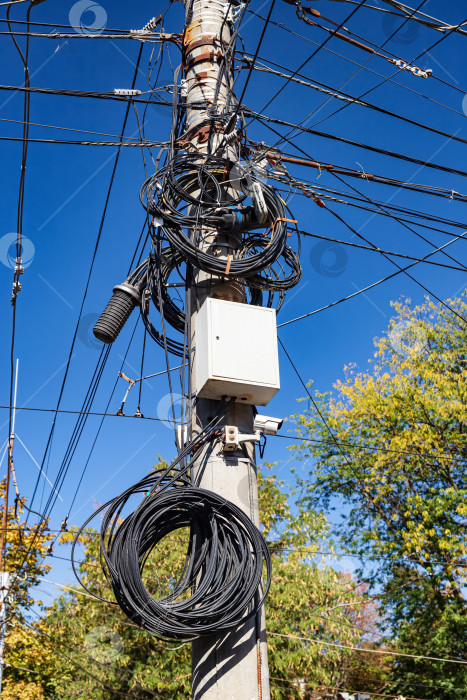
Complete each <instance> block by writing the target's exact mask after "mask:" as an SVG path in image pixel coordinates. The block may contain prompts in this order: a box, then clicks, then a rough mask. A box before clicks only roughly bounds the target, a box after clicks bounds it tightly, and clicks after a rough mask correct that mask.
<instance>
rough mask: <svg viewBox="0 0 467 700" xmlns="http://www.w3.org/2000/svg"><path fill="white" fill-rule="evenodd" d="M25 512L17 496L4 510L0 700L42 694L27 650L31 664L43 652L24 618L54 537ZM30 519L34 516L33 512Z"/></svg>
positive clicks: (40, 660)
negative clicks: (6, 581) (6, 578)
mask: <svg viewBox="0 0 467 700" xmlns="http://www.w3.org/2000/svg"><path fill="white" fill-rule="evenodd" d="M4 495H5V482H4V481H3V482H2V483H1V484H0V503H2V502H3V498H4ZM25 513H27V509H26V507H25V506H24V505H23V504H22V502H21V501H19V500H18V499H17V500H16V501H15V504H14V505H12V506H11V507H10V508H9V509H8V513H7V530H6V535H5V554H4V561H3V570H4V571H7V572H9V573H10V590H9V594H8V599H7V623H6V630H5V634H6V640H5V646H6V649H8V652H7V655H8V658H7V659H6V662H7V665H6V667H5V670H4V676H3V686H2V700H3V699H5V700H16V699H17V698H21V699H22V700H42V698H44V697H45V695H44V692H43V687H42V685H43V684H42V683H37V682H36V680H35V675H36V674H31V673H30V672H29V670H27V669H28V664H29V661H30V659H31V653H32V655H33V657H34V665H39V666H40V665H41V664H42V665H43V667H44V668H46V666H47V654H44V653H42V650H41V649H40V648H38V647H37V645H36V643H35V634H34V633H33V632H32V631H31V626H30V622H28V619H29V618H30V617H31V615H30V611H31V610H32V608H33V607H34V606H37V605H41V604H42V602H41V601H40V600H38V599H37V597H36V595H35V589H36V587H37V586H38V585H39V584H40V583H41V578H42V577H44V576H45V575H46V574H47V573H48V571H49V570H50V566H49V565H48V564H46V563H45V561H44V557H45V554H46V551H47V543H48V542H49V540H51V539H53V537H54V536H53V534H52V533H50V532H48V530H47V525H48V523H47V522H46V521H41V522H40V523H39V525H35V526H34V525H29V524H28V521H27V520H23V517H24V515H25ZM32 519H36V518H35V516H34V515H32ZM20 667H22V668H20ZM24 669H26V670H24Z"/></svg>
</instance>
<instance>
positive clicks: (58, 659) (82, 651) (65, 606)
mask: <svg viewBox="0 0 467 700" xmlns="http://www.w3.org/2000/svg"><path fill="white" fill-rule="evenodd" d="M259 484H260V489H259V492H260V504H261V512H262V518H263V522H264V526H263V533H264V535H265V537H266V538H267V540H268V543H269V545H270V548H271V551H272V556H273V582H272V589H271V593H270V595H269V598H268V601H267V626H268V631H269V633H270V636H269V638H268V644H269V665H270V673H271V677H272V681H271V685H272V697H273V698H274V699H275V700H282V699H285V698H300V697H303V694H302V693H303V687H305V689H307V691H309V692H311V690H312V689H314V690H317V691H318V689H320V688H322V689H323V691H322V695H321V694H318V695H316V696H313V697H326V696H327V694H328V691H327V690H326V688H328V687H330V686H332V687H334V686H339V685H341V684H342V683H345V682H346V678H347V675H348V674H349V673H350V672H351V671H352V669H353V662H352V652H351V651H348V650H343V649H340V648H339V647H338V646H336V647H334V646H330V644H337V645H345V646H357V645H358V644H359V642H360V640H361V639H362V637H363V635H364V632H362V619H363V618H362V614H361V607H360V606H359V605H356V606H355V605H348V604H349V603H352V604H354V603H356V602H357V603H360V602H362V601H363V600H364V599H365V594H364V592H363V590H362V587H361V586H358V585H357V584H356V583H355V582H354V581H353V580H352V578H351V577H350V576H348V575H344V574H341V573H338V572H336V571H334V570H333V569H332V568H331V567H329V566H326V565H325V564H324V563H323V561H322V556H321V554H320V551H321V550H322V549H323V547H324V546H326V547H327V548H328V547H329V544H326V545H325V544H324V543H325V540H326V538H327V524H326V520H325V518H324V517H323V516H322V515H318V514H316V513H315V512H314V511H312V510H310V509H299V510H296V509H293V508H291V506H290V504H289V502H288V500H287V498H286V495H285V494H284V492H283V488H282V486H283V485H282V484H281V483H280V482H278V481H277V479H276V477H275V476H273V475H272V474H271V473H270V471H269V470H268V469H265V474H264V475H261V474H260V475H259ZM185 534H186V533H183V532H180V533H179V535H176V534H172V535H170V536H169V537H167V538H165V539H164V540H163V541H162V542H161V543H160V545H159V546H158V547H157V549H156V551H154V552H153V553H152V555H151V557H150V558H149V560H148V562H147V565H146V567H145V579H144V580H145V585H146V586H147V588H148V590H149V591H150V592H151V593H152V594H153V595H155V596H158V597H160V596H162V595H164V594H167V593H168V591H169V590H170V587H171V584H172V583H173V581H174V580H175V578H176V576H177V575H178V573H179V571H180V566H181V563H182V561H183V558H184V555H185V551H186V539H185ZM72 539H73V534H72V533H67V534H66V535H64V536H62V542H63V543H64V544H65V545H66V543H69V542H71V540H72ZM81 543H82V548H81V553H80V555H79V558H80V560H81V564H80V570H81V575H82V577H83V581H84V583H85V584H86V586H89V588H90V589H91V590H92V591H93V593H96V594H98V595H101V596H102V597H104V598H107V599H110V600H111V599H112V595H111V592H110V591H109V587H108V585H107V584H106V582H105V579H104V576H103V574H102V572H101V569H100V564H99V554H98V552H99V543H98V536H97V532H96V531H93V530H89V531H86V532H85V533H83V536H82V540H81ZM70 587H74V588H75V589H78V585H77V584H70ZM281 635H282V636H281ZM297 637H305V638H308V639H311V640H312V641H304V640H302V639H297ZM31 638H32V640H33V641H32V642H31V644H32V646H35V647H36V648H38V647H41V648H42V649H43V650H46V651H45V652H44V653H46V655H47V658H48V659H49V657H50V655H51V656H52V659H53V661H52V667H50V666H49V665H45V667H44V668H43V667H42V666H41V663H40V662H39V663H35V662H34V659H33V654H32V653H30V651H28V650H27V649H26V647H25V653H26V655H25V657H24V660H23V659H21V658H19V657H18V659H17V661H16V662H15V663H17V665H23V666H26V665H27V667H28V668H29V669H31V670H32V671H38V672H41V673H42V674H46V677H44V676H36V677H35V678H34V679H33V680H34V683H35V684H36V686H37V688H38V694H37V695H36V696H34V695H32V696H31V698H34V699H35V698H36V697H37V698H38V699H42V698H57V700H62V699H65V698H66V700H69V699H70V698H74V697H77V698H85V699H86V700H88V699H89V700H104V698H105V700H109V699H111V700H113V699H114V698H115V700H116V699H117V698H120V697H125V698H126V697H129V698H131V697H135V698H141V699H144V698H153V697H155V698H158V697H163V698H170V699H171V700H181V699H182V698H183V699H185V698H187V697H190V694H191V690H190V688H191V661H190V645H183V646H181V647H178V648H177V647H176V646H175V647H170V646H169V645H167V644H163V643H161V642H159V641H158V640H156V639H154V638H152V637H151V636H150V635H149V634H147V633H146V632H144V631H142V630H140V629H139V628H137V627H136V626H135V625H133V623H132V622H131V621H130V620H129V619H128V618H126V617H125V616H124V615H123V613H122V612H121V611H120V609H119V608H118V607H117V606H115V605H111V604H109V603H103V602H99V601H96V600H94V599H92V598H89V597H87V596H86V595H85V591H81V592H77V593H74V592H68V593H66V594H65V595H63V596H62V597H60V598H59V599H57V600H56V601H55V603H54V605H53V606H52V607H51V608H49V609H48V610H47V611H45V616H44V617H43V619H42V621H41V622H40V623H38V624H37V625H36V626H35V632H34V634H33V635H30V639H31ZM15 658H16V657H15ZM44 669H45V670H44ZM29 678H31V676H29ZM40 693H42V695H41V694H40Z"/></svg>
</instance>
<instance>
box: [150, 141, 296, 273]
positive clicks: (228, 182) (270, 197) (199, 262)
mask: <svg viewBox="0 0 467 700" xmlns="http://www.w3.org/2000/svg"><path fill="white" fill-rule="evenodd" d="M254 184H256V185H257V186H258V187H259V188H260V190H261V193H262V197H263V199H264V204H265V207H266V209H267V222H265V223H263V224H260V223H257V224H256V225H253V227H254V228H263V229H266V231H269V235H263V236H261V237H259V236H258V235H256V239H257V241H256V245H255V247H254V249H253V247H247V248H244V250H243V252H242V254H241V255H236V256H234V259H232V260H231V261H230V262H229V265H228V269H227V267H226V261H225V259H224V260H223V259H221V258H219V257H217V256H216V255H215V254H214V253H213V252H210V251H209V250H208V251H207V250H205V249H204V248H205V246H204V245H203V237H204V236H206V235H209V230H211V231H214V230H217V229H218V228H219V216H218V211H219V210H220V209H223V208H224V209H225V207H226V205H228V206H229V207H234V208H235V207H238V206H239V205H240V204H242V203H244V202H245V200H246V199H247V197H248V196H249V195H250V194H251V192H252V188H253V185H254ZM233 192H236V193H238V196H235V195H234V194H233ZM140 198H141V202H142V203H143V206H144V207H145V208H146V209H147V210H148V212H149V213H150V214H151V216H153V217H156V218H157V219H158V220H159V221H160V222H162V226H161V228H162V232H163V234H164V236H165V237H166V238H167V240H168V241H169V242H170V243H171V245H172V247H173V248H174V249H175V250H177V251H178V252H179V253H180V255H181V256H182V257H183V259H184V260H185V261H187V262H189V263H191V264H192V265H193V266H194V267H197V268H200V269H201V270H204V271H205V272H207V273H209V274H212V275H216V276H220V277H222V276H227V275H228V277H229V278H236V277H237V278H242V279H245V280H247V279H249V278H250V277H252V276H254V275H257V274H258V273H260V272H261V271H262V270H265V268H267V267H268V266H269V265H271V264H272V263H274V262H275V261H276V260H277V259H278V258H279V256H280V255H281V254H282V253H283V251H284V248H285V245H286V239H287V223H286V222H287V221H289V219H287V216H286V214H287V212H286V207H285V204H284V202H283V201H282V199H281V198H280V197H279V196H278V194H277V193H276V191H275V189H274V188H273V187H270V186H269V185H267V184H265V183H264V182H262V181H261V179H260V178H258V177H257V176H256V175H255V172H254V170H252V171H250V172H248V173H247V172H246V171H245V172H244V171H243V170H242V168H241V166H239V165H238V163H231V162H230V161H229V160H228V159H225V158H221V157H218V156H212V155H211V156H205V155H202V154H181V155H177V156H175V157H174V158H173V159H172V160H171V161H169V163H168V164H167V165H166V167H164V168H163V169H161V170H159V171H158V172H157V173H156V174H155V175H154V176H152V177H150V178H149V179H148V180H147V181H146V182H145V183H144V185H143V187H142V188H141V192H140ZM206 229H207V230H206ZM185 231H186V233H185ZM246 239H247V235H246V237H245V240H246Z"/></svg>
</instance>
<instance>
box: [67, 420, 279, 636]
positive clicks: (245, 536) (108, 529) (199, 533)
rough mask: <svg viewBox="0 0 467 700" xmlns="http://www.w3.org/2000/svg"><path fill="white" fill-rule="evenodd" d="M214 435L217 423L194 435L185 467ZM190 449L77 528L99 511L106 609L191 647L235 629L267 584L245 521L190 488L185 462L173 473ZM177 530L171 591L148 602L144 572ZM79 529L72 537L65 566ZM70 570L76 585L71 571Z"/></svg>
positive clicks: (222, 502)
mask: <svg viewBox="0 0 467 700" xmlns="http://www.w3.org/2000/svg"><path fill="white" fill-rule="evenodd" d="M218 420H219V419H218ZM219 432H220V431H219V429H218V424H217V425H214V426H213V425H212V423H211V424H210V426H207V427H206V428H205V429H204V430H203V432H202V434H200V435H198V436H197V438H196V441H197V448H196V449H195V453H194V455H193V457H192V460H194V459H195V458H196V457H197V456H198V454H199V450H200V449H201V445H200V441H201V443H205V442H206V441H209V440H213V439H215V438H216V437H217V436H218V435H219ZM190 450H193V445H192V444H190V445H188V446H187V447H185V449H184V450H183V452H182V453H181V454H180V455H179V457H178V458H177V460H175V462H174V463H173V464H172V465H171V466H170V467H168V468H167V469H160V470H158V471H156V472H154V473H153V474H150V475H149V476H146V477H144V478H143V479H141V481H139V482H138V483H137V484H135V485H134V486H132V487H131V488H129V489H127V490H126V491H124V492H123V493H122V494H121V495H120V496H118V497H117V498H115V499H113V500H112V501H110V502H109V503H107V504H105V505H104V506H102V507H101V508H100V509H99V510H98V511H97V512H96V513H94V514H93V516H91V518H89V519H88V520H87V521H86V523H84V525H83V526H82V529H83V528H84V527H86V525H87V524H88V523H89V522H90V521H91V520H92V518H93V517H95V515H96V514H97V513H100V512H102V511H105V513H104V515H103V517H102V523H101V540H100V544H101V560H102V564H103V566H104V573H105V575H106V578H107V581H108V583H109V584H110V586H111V588H112V590H113V592H114V595H115V598H116V601H117V602H116V603H114V604H117V605H119V606H120V607H121V608H122V610H123V611H124V612H125V614H126V615H127V616H128V617H129V618H130V619H131V620H132V621H133V622H134V623H135V624H137V625H138V626H140V627H142V628H144V629H145V630H147V631H148V632H150V633H151V634H152V635H154V636H156V637H158V638H161V639H164V640H191V639H194V638H196V637H198V636H200V635H207V634H211V633H213V632H215V631H219V630H228V629H232V628H235V627H237V626H238V625H239V624H242V623H243V622H244V621H245V619H247V618H248V617H249V616H252V615H254V614H256V612H257V611H258V610H259V608H260V606H261V605H262V604H263V602H264V600H265V598H266V596H267V593H268V590H269V586H270V580H271V558H270V554H269V551H268V547H267V544H266V542H265V540H264V538H263V536H262V535H261V533H260V531H259V530H258V528H257V527H256V526H255V525H254V523H253V522H252V521H251V520H250V519H249V517H248V516H247V515H246V514H245V513H244V512H243V511H242V510H241V509H240V508H238V507H237V506H236V505H234V504H233V503H231V502H229V501H227V500H226V499H224V498H222V497H221V496H219V495H217V494H215V493H213V492H211V491H207V490H206V489H202V488H198V487H196V486H194V485H193V484H192V483H191V480H190V478H189V477H188V476H187V472H188V470H189V468H190V466H191V463H192V460H190V461H189V462H188V464H184V466H182V467H178V468H176V467H177V465H178V464H180V462H182V461H183V460H184V459H185V458H186V456H187V455H188V453H189V451H190ZM135 495H140V496H143V498H142V500H141V501H140V503H139V505H138V506H137V507H136V508H135V509H134V510H133V512H131V513H130V514H129V515H127V516H126V517H124V518H123V519H122V511H123V509H124V508H125V506H127V504H128V501H129V500H130V499H131V498H132V497H134V496H135ZM181 528H189V540H188V545H187V551H186V557H185V561H184V564H183V566H182V567H181V573H180V575H179V577H178V579H177V580H176V581H175V582H174V583H173V585H172V590H171V592H170V593H169V594H168V595H165V596H163V597H161V598H159V599H156V598H155V597H154V596H153V595H151V593H150V592H149V591H148V590H147V588H146V586H145V583H144V581H143V576H144V569H145V566H146V564H147V562H148V559H149V557H150V555H151V553H152V552H153V551H154V549H155V548H156V547H157V545H158V544H159V543H160V542H161V540H162V539H163V538H164V537H166V536H168V535H170V534H171V533H174V532H176V531H179V530H180V529H181ZM82 529H81V530H80V531H79V532H78V533H77V535H76V538H75V542H74V544H73V550H72V559H73V556H74V550H75V546H76V542H77V541H78V540H79V536H80V532H81V531H82ZM73 568H74V570H75V574H76V575H77V577H78V580H80V577H79V576H78V573H77V571H76V568H75V566H74V564H73ZM263 574H265V580H264V583H263ZM80 582H81V584H82V585H83V586H84V587H85V588H86V590H88V591H89V593H91V594H92V595H95V594H94V593H93V592H92V590H91V589H90V588H87V587H86V586H85V585H84V584H83V583H82V581H80ZM95 597H98V598H99V599H100V600H104V599H103V598H100V597H99V596H95ZM107 602H110V601H107Z"/></svg>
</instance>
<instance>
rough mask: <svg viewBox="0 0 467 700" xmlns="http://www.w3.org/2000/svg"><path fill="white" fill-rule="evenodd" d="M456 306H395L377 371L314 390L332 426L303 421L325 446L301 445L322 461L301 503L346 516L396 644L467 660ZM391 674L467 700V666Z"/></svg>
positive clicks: (466, 355)
mask: <svg viewBox="0 0 467 700" xmlns="http://www.w3.org/2000/svg"><path fill="white" fill-rule="evenodd" d="M449 305H450V306H451V307H452V308H453V310H454V312H453V311H449V310H448V309H447V308H446V307H445V306H443V305H435V304H433V303H431V302H430V301H428V300H427V301H426V302H425V303H424V304H423V305H421V306H418V307H414V308H411V307H410V305H409V304H401V303H397V304H395V305H394V306H395V310H396V316H395V318H394V319H393V320H392V321H391V323H390V326H389V329H388V332H387V334H386V335H385V336H384V337H382V338H380V339H377V340H376V341H375V347H376V352H375V354H374V358H373V359H372V360H371V361H370V364H369V369H368V370H367V371H365V372H360V371H357V369H356V368H355V367H352V368H346V378H345V380H344V381H339V382H337V384H336V385H335V390H336V391H335V393H334V394H324V395H323V394H317V395H316V401H317V402H318V404H319V407H320V410H321V412H322V415H323V418H324V420H325V423H326V424H324V423H323V420H322V419H321V418H320V417H319V415H317V412H316V411H315V410H314V408H311V407H310V409H309V410H305V411H304V412H303V413H302V414H301V415H299V416H296V417H295V422H296V425H297V428H298V430H299V432H300V434H301V435H302V436H304V437H308V438H312V440H314V441H315V442H307V443H305V442H303V443H302V444H301V445H299V446H296V447H294V448H293V449H294V451H295V454H296V455H299V456H300V457H302V458H311V462H312V465H313V466H312V469H311V471H310V478H309V479H306V480H304V481H303V483H302V486H303V487H304V492H303V493H304V496H303V501H302V503H303V504H304V505H309V506H310V507H313V508H318V509H322V510H324V511H327V510H329V509H332V508H337V509H339V510H340V515H341V518H342V525H341V526H339V528H338V530H339V539H340V543H341V546H343V547H345V549H346V550H347V551H348V552H350V553H353V554H356V555H360V556H361V557H362V561H366V566H365V568H364V572H365V578H366V580H367V581H369V582H370V583H371V584H372V585H373V586H376V587H379V590H382V591H383V593H384V596H382V598H381V604H382V605H383V607H384V611H385V615H386V620H387V622H388V623H390V624H391V625H392V630H393V633H394V635H395V642H394V643H395V644H396V645H397V648H399V649H401V650H403V651H407V652H409V653H415V654H416V653H420V654H424V655H426V656H439V657H443V658H446V657H452V658H454V659H457V660H463V661H467V634H466V632H467V610H466V602H465V598H464V592H465V583H466V580H465V579H466V573H467V558H466V554H467V542H466V537H465V525H466V515H467V505H466V500H465V497H466V494H467V488H466V482H465V466H466V457H467V401H466V399H467V373H466V370H467V335H466V330H467V322H466V319H467V305H466V303H465V301H464V298H461V299H457V300H454V301H449ZM331 433H332V435H333V436H335V439H334V438H333V437H332V436H331ZM362 573H363V571H362ZM392 679H393V684H392V686H391V687H392V690H393V691H394V692H396V691H397V692H402V693H403V694H406V695H411V696H414V697H423V698H436V700H444V699H445V700H455V699H459V700H460V699H461V698H465V689H466V687H467V666H463V665H461V664H449V663H441V662H437V661H428V660H421V659H418V660H413V659H404V658H403V657H399V658H397V661H396V662H395V664H394V667H393V672H392ZM388 692H389V691H388Z"/></svg>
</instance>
